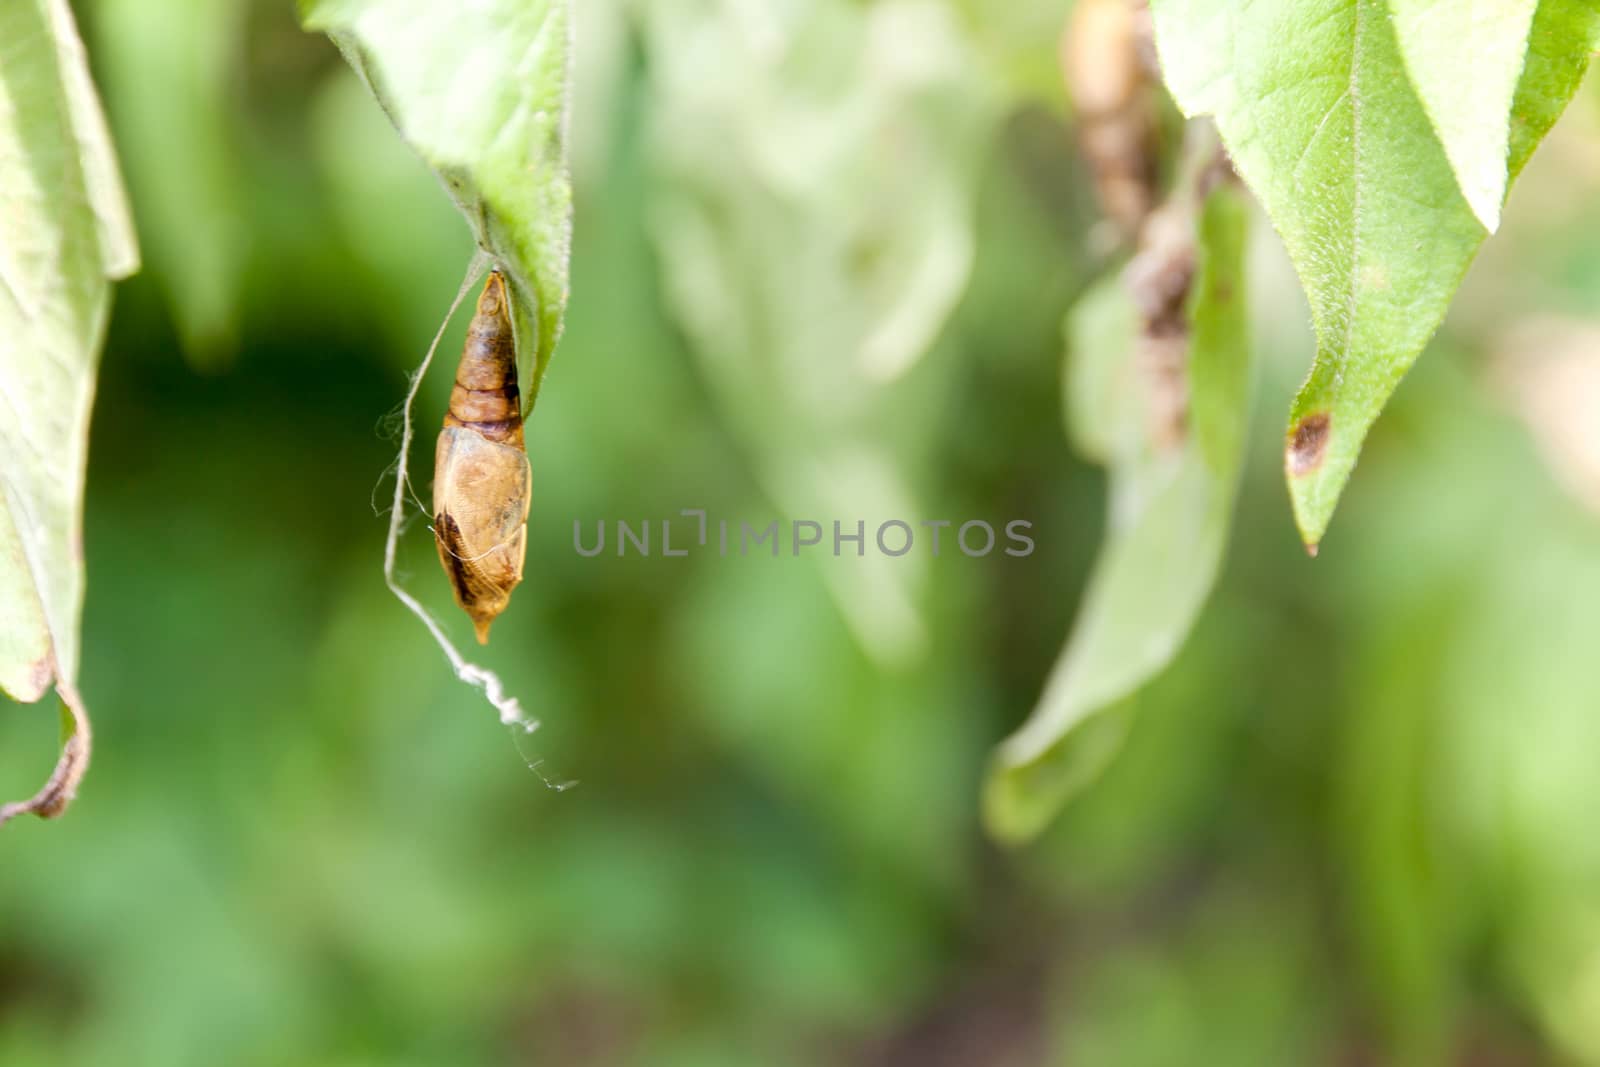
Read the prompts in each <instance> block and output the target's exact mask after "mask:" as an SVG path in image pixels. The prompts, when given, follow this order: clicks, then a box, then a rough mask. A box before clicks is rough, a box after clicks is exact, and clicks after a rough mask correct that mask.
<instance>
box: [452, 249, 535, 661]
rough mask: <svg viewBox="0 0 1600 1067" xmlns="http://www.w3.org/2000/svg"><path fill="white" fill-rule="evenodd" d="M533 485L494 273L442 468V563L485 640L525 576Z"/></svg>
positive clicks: (503, 298) (502, 298) (499, 282)
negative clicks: (524, 566) (523, 568)
mask: <svg viewBox="0 0 1600 1067" xmlns="http://www.w3.org/2000/svg"><path fill="white" fill-rule="evenodd" d="M532 482H533V476H532V473H531V471H530V470H529V468H528V453H527V450H526V447H525V446H524V444H523V439H522V405H521V399H520V394H519V392H518V389H517V352H516V345H515V343H514V342H513V340H512V327H511V304H510V299H509V297H508V295H507V292H506V286H505V281H504V279H502V277H501V276H500V272H499V271H494V272H492V273H491V274H490V275H489V280H488V282H487V283H485V285H484V287H483V295H482V296H480V297H479V298H478V310H477V313H476V314H475V315H473V317H472V324H471V325H470V326H468V328H467V343H466V345H465V347H464V348H463V349H462V352H461V364H460V366H459V367H458V368H457V370H456V384H455V388H454V389H452V390H451V392H450V410H449V412H448V413H447V414H446V415H445V418H444V429H443V430H442V431H441V432H440V433H439V444H438V448H437V450H436V452H435V454H434V472H433V535H434V540H435V541H436V542H437V544H438V546H439V562H440V563H441V564H443V565H444V572H445V576H446V577H448V578H449V579H450V585H451V588H452V590H453V591H454V592H455V597H456V603H457V604H459V605H461V610H463V611H465V612H466V613H467V614H468V615H469V616H470V617H471V618H472V623H473V626H474V627H475V628H476V629H477V633H478V643H479V644H488V643H489V625H490V624H491V623H493V622H494V620H495V619H496V618H497V617H498V616H499V615H500V613H501V612H503V611H505V610H506V606H507V605H508V604H509V603H510V602H511V591H512V590H513V589H515V588H516V587H517V583H519V582H521V581H522V565H523V558H524V553H525V552H526V549H527V524H528V503H529V496H530V492H531V489H532Z"/></svg>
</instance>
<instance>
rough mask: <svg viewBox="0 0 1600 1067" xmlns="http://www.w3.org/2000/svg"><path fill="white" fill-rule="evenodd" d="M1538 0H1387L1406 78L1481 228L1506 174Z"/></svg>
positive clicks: (1494, 223) (1492, 220) (1491, 219)
mask: <svg viewBox="0 0 1600 1067" xmlns="http://www.w3.org/2000/svg"><path fill="white" fill-rule="evenodd" d="M1538 6H1539V0H1389V7H1390V9H1391V10H1392V11H1393V13H1394V30H1395V37H1396V38H1397V39H1398V41H1399V43H1400V55H1401V58H1402V59H1403V60H1404V61H1405V67H1406V70H1407V72H1408V73H1409V74H1410V75H1411V84H1412V85H1413V86H1414V87H1415V89H1416V91H1417V96H1418V98H1419V99H1420V100H1421V101H1422V107H1423V110H1424V111H1426V112H1427V115H1428V120H1429V121H1430V122H1431V123H1432V124H1433V129H1434V132H1435V133H1437V134H1438V135H1439V141H1440V143H1441V144H1442V145H1443V146H1444V152H1445V156H1446V157H1447V158H1448V159H1449V160H1450V165H1451V167H1452V168H1453V169H1454V170H1455V175H1456V182H1457V184H1458V185H1459V186H1460V187H1461V193H1462V195H1463V196H1465V197H1466V199H1467V203H1468V204H1469V205H1471V207H1472V211H1473V214H1475V215H1476V216H1477V217H1478V221H1479V222H1481V223H1483V225H1484V228H1485V229H1487V230H1488V231H1489V232H1491V233H1493V232H1494V231H1495V230H1496V229H1498V228H1499V226H1500V205H1501V203H1502V202H1503V201H1504V200H1505V195H1506V185H1507V183H1508V182H1509V180H1510V168H1509V167H1508V166H1507V152H1508V150H1509V148H1510V144H1511V102H1512V99H1513V97H1514V95H1515V93H1516V91H1517V81H1518V79H1519V78H1520V77H1521V75H1522V61H1523V57H1524V56H1525V55H1527V52H1528V32H1529V31H1530V30H1531V29H1532V28H1533V15H1534V12H1535V10H1536V9H1537V8H1538Z"/></svg>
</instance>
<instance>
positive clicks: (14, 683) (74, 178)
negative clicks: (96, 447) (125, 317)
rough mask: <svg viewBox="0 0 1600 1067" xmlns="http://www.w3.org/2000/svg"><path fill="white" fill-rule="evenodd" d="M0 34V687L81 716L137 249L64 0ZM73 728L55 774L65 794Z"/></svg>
mask: <svg viewBox="0 0 1600 1067" xmlns="http://www.w3.org/2000/svg"><path fill="white" fill-rule="evenodd" d="M0 41H3V42H4V45H3V47H0V689H3V690H4V691H5V692H6V693H8V694H10V695H11V696H12V697H15V698H16V699H18V700H21V701H25V702H32V701H35V700H38V699H39V698H40V697H41V696H43V695H44V693H45V691H46V690H48V689H49V688H50V687H51V686H52V685H55V686H56V687H57V688H58V690H59V691H60V692H61V695H62V698H63V700H65V701H67V702H68V703H69V704H70V705H72V707H73V710H74V713H75V714H78V715H81V706H80V704H79V702H78V701H77V697H76V692H75V688H74V683H75V681H76V678H77V672H78V653H79V649H78V641H79V633H78V627H79V619H80V615H81V613H82V607H83V585H84V580H83V534H82V527H83V485H84V464H85V461H86V459H87V455H88V448H89V412H90V408H91V406H92V403H93V398H94V384H95V367H96V363H97V362H98V360H99V355H100V345H101V342H102V340H103V338H104V334H105V325H106V318H107V315H108V314H109V312H110V308H111V281H112V279H115V278H120V277H123V276H125V275H127V274H130V273H132V272H133V271H134V270H136V269H137V268H138V251H137V246H136V243H135V239H134V234H133V224H132V221H131V219H130V218H129V216H128V210H127V203H126V200H125V199H124V196H123V193H122V186H121V181H120V179H119V177H118V174H117V163H116V156H115V153H114V152H113V150H112V147H111V140H110V137H109V135H108V134H107V132H106V126H105V120H104V118H103V116H102V115H101V113H100V104H99V101H98V100H97V99H96V97H95V94H94V87H93V85H92V84H91V82H90V80H89V71H88V66H87V64H86V63H85V60H84V55H83V46H82V44H81V43H80V42H79V40H78V36H77V30H76V29H75V27H74V26H73V24H72V16H71V13H70V11H69V10H68V8H67V5H66V2H65V0H14V2H12V3H8V4H5V5H4V6H3V7H0ZM85 726H86V724H85ZM80 734H81V736H82V737H83V739H84V740H83V742H82V743H81V744H80V745H79V746H73V747H72V748H71V749H70V751H81V753H82V755H81V757H80V758H78V759H76V760H74V761H70V762H71V763H72V766H70V767H69V766H67V764H68V763H69V760H68V758H67V756H64V757H63V766H62V768H58V772H57V773H58V776H61V775H62V774H64V773H65V774H66V775H67V778H68V779H69V780H68V781H66V782H65V795H67V796H70V792H71V787H72V786H73V785H75V784H76V773H81V769H82V762H83V761H85V760H86V759H87V731H86V729H85V730H82V731H80ZM61 795H62V793H61V791H60V790H58V791H57V792H56V794H54V795H53V797H52V798H47V799H46V800H45V801H43V802H41V803H40V804H39V805H37V806H29V805H22V806H8V807H7V808H5V809H0V812H3V816H0V821H3V818H8V817H10V815H12V814H16V813H17V812H18V811H20V810H39V811H42V812H46V813H51V814H53V813H54V812H55V811H57V810H59V807H60V804H59V803H57V802H56V801H57V800H59V798H60V796H61ZM41 796H43V794H41ZM36 800H38V798H36Z"/></svg>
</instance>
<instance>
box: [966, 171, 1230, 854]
mask: <svg viewBox="0 0 1600 1067" xmlns="http://www.w3.org/2000/svg"><path fill="white" fill-rule="evenodd" d="M1247 217H1248V209H1247V206H1246V203H1245V198H1244V196H1243V195H1242V193H1241V192H1240V191H1239V190H1238V189H1237V188H1235V187H1234V186H1232V185H1231V184H1230V183H1227V182H1223V183H1221V184H1219V185H1218V186H1217V187H1216V188H1215V189H1214V190H1213V191H1212V192H1211V193H1210V195H1209V196H1208V197H1207V199H1206V202H1205V206H1204V210H1203V212H1202V213H1201V216H1200V220H1199V234H1198V244H1197V248H1196V255H1197V261H1196V273H1195V276H1194V281H1193V283H1192V286H1191V289H1190V293H1189V298H1188V304H1187V308H1186V318H1187V323H1188V330H1189V351H1188V357H1187V375H1188V389H1189V401H1188V413H1187V419H1186V424H1187V430H1186V432H1185V433H1184V436H1183V438H1182V440H1181V441H1180V442H1178V443H1177V444H1175V445H1168V446H1165V447H1163V446H1161V445H1160V444H1158V443H1157V442H1156V441H1155V440H1154V439H1153V435H1152V434H1151V433H1149V432H1131V433H1130V432H1129V431H1128V429H1127V427H1129V426H1132V427H1136V428H1138V427H1142V426H1144V425H1145V424H1146V422H1147V420H1148V416H1147V414H1146V412H1147V411H1148V399H1147V397H1148V394H1149V390H1150V388H1151V385H1150V379H1149V371H1148V366H1147V365H1146V362H1145V361H1143V360H1141V359H1140V358H1138V357H1137V355H1136V350H1137V344H1138V338H1137V336H1136V332H1137V328H1138V323H1139V315H1138V313H1137V311H1136V309H1135V307H1134V305H1133V297H1132V294H1131V290H1130V288H1129V285H1128V283H1127V281H1126V280H1125V279H1122V278H1113V279H1109V280H1108V281H1106V282H1103V283H1101V285H1100V286H1099V287H1098V289H1097V290H1095V291H1092V292H1091V293H1089V294H1086V295H1085V297H1084V298H1083V300H1082V301H1081V302H1080V303H1079V305H1078V306H1077V307H1075V308H1074V310H1073V313H1072V315H1071V316H1069V318H1068V322H1067V347H1068V358H1069V361H1070V362H1069V366H1068V379H1069V381H1070V382H1071V383H1072V385H1073V389H1074V391H1075V392H1076V393H1077V394H1078V395H1077V397H1076V398H1075V400H1074V402H1073V403H1072V405H1071V410H1072V411H1073V413H1074V418H1075V420H1083V419H1084V417H1085V416H1086V415H1090V414H1093V413H1096V412H1098V413H1101V414H1100V415H1097V416H1096V417H1095V418H1094V420H1093V421H1092V422H1085V423H1084V424H1083V425H1080V426H1079V427H1078V429H1077V430H1076V431H1075V433H1076V437H1077V439H1078V441H1079V444H1080V447H1084V446H1087V447H1086V448H1085V450H1086V451H1087V452H1089V454H1090V455H1092V456H1093V457H1094V458H1101V459H1104V460H1105V461H1106V462H1107V463H1108V465H1109V467H1110V471H1111V500H1110V504H1109V509H1108V511H1109V519H1108V530H1107V534H1106V543H1105V546H1104V547H1103V548H1102V549H1101V553H1100V558H1099V560H1098V562H1097V563H1096V565H1095V571H1094V576H1093V578H1092V579H1091V582H1090V586H1089V591H1088V593H1087V594H1086V596H1085V598H1084V605H1083V609H1082V612H1081V615H1080V617H1079V619H1078V622H1077V624H1076V626H1075V627H1074V630H1073V633H1072V637H1071V639H1070V640H1069V641H1068V643H1067V647H1066V649H1065V650H1064V651H1063V652H1062V655H1061V658H1060V660H1059V661H1058V662H1057V663H1056V666H1055V669H1054V670H1053V671H1052V672H1051V675H1050V678H1049V681H1048V682H1047V683H1046V685H1045V690H1044V694H1043V696H1042V697H1041V698H1040V700H1039V705H1038V707H1036V708H1035V709H1034V711H1033V714H1032V715H1031V716H1030V717H1029V719H1028V721H1027V722H1026V723H1024V724H1023V726H1022V728H1021V729H1020V730H1018V731H1017V732H1016V733H1015V734H1013V735H1012V736H1011V737H1009V738H1007V739H1006V740H1005V741H1004V742H1003V743H1002V744H1001V746H1000V748H999V750H998V751H997V753H996V757H995V761H994V766H993V767H992V768H991V771H990V775H989V780H988V783H987V786H986V789H985V797H984V807H985V819H986V821H987V823H988V826H989V829H990V831H991V832H992V833H993V834H994V835H995V836H996V837H999V838H1001V839H1004V840H1012V841H1017V840H1024V839H1027V838H1029V837H1032V836H1033V835H1034V834H1036V833H1038V832H1039V831H1040V830H1042V829H1043V828H1044V826H1045V825H1046V824H1047V823H1048V822H1049V821H1050V819H1051V818H1052V817H1054V815H1055V813H1056V812H1057V811H1058V810H1059V809H1060V808H1061V806H1062V805H1063V804H1065V803H1066V802H1067V800H1069V799H1070V798H1071V797H1072V796H1073V795H1074V794H1075V793H1077V792H1078V791H1079V790H1081V789H1082V788H1084V787H1085V786H1086V785H1088V784H1089V782H1090V781H1092V780H1093V778H1094V777H1095V775H1096V774H1098V772H1099V771H1100V769H1101V767H1103V766H1104V764H1105V763H1106V761H1107V760H1108V759H1109V758H1110V757H1111V756H1112V755H1113V754H1114V753H1115V752H1116V750H1117V748H1118V747H1119V746H1120V744H1121V742H1122V737H1123V734H1124V732H1125V730H1126V727H1127V725H1128V719H1129V715H1130V714H1131V710H1132V703H1133V701H1132V698H1133V696H1134V694H1135V693H1136V692H1137V691H1138V689H1139V688H1140V687H1141V686H1143V685H1144V684H1145V683H1146V682H1148V681H1149V680H1150V678H1151V677H1153V676H1154V675H1155V674H1156V673H1158V672H1159V671H1161V670H1162V669H1163V668H1164V667H1165V666H1166V665H1167V664H1168V663H1169V662H1170V661H1171V660H1172V658H1173V657H1174V656H1175V655H1176V654H1177V652H1178V649H1179V648H1180V647H1181V646H1182V644H1183V641H1184V639H1185V638H1186V637H1187V636H1188V632H1189V630H1190V628H1191V627H1192V626H1193V624H1194V620H1195V618H1196V616H1197V615H1198V614H1199V612H1200V608H1201V606H1202V605H1203V604H1204V603H1205V599H1206V596H1207V595H1208V594H1209V593H1210V591H1211V586H1212V583H1213V582H1214V580H1215V578H1216V574H1217V570H1218V567H1219V566H1220V564H1221V561H1222V555H1223V549H1224V546H1225V545H1226V542H1227V534H1228V527H1229V523H1230V518H1231V515H1232V512H1233V500H1234V496H1235V491H1236V489H1237V486H1238V481H1239V472H1240V467H1241V464H1242V461H1243V455H1244V436H1245V434H1244V431H1245V427H1246V424H1247V421H1248V417H1249V415H1248V412H1249V406H1250V389H1251V381H1252V376H1253V375H1252V359H1251V353H1250V346H1249V343H1248V339H1247V326H1246V313H1245V307H1244V285H1243V281H1244V278H1243V274H1244V237H1245V226H1246V221H1247ZM1191 225H1192V223H1191ZM1105 412H1113V413H1115V416H1114V417H1112V418H1105V417H1103V413H1105Z"/></svg>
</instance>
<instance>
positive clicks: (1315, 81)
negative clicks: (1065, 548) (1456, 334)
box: [1152, 0, 1600, 548]
mask: <svg viewBox="0 0 1600 1067" xmlns="http://www.w3.org/2000/svg"><path fill="white" fill-rule="evenodd" d="M1152 6H1153V10H1154V13H1155V16H1156V38H1157V44H1158V46H1159V48H1160V51H1161V59H1162V69H1163V71H1164V73H1165V76H1166V78H1167V83H1168V86H1169V88H1171V90H1172V92H1173V94H1174V95H1175V96H1176V97H1177V100H1178V103H1179V105H1180V106H1181V107H1182V108H1183V110H1184V112H1185V113H1186V114H1190V115H1196V114H1208V115H1214V116H1215V117H1216V120H1217V126H1218V128H1219V129H1220V130H1221V132H1222V138H1223V141H1224V143H1225V144H1226V145H1227V147H1228V151H1229V153H1230V155H1231V156H1232V158H1233V160H1234V164H1235V166H1236V167H1237V168H1238V169H1239V172H1240V174H1241V175H1242V176H1243V177H1244V179H1245V180H1246V182H1248V183H1249V185H1250V186H1251V188H1252V189H1253V190H1254V191H1255V193H1256V195H1257V196H1258V197H1260V199H1261V201H1262V203H1263V205H1264V206H1265V207H1266V209H1267V213H1268V214H1269V215H1270V216H1271V217H1272V220H1273V223H1274V224H1275V225H1276V226H1277V229H1278V232H1279V233H1280V234H1281V235H1282V236H1283V240H1284V244H1285V245H1286V246H1287V247H1288V250H1289V255H1290V257H1291V258H1292V259H1293V261H1294V264H1295V269H1296V270H1297V272H1298V273H1299V275H1300V281H1301V284H1302V285H1303V286H1304V287H1305V290H1306V294H1307V296H1308V298H1309V299H1310V302H1311V316H1312V322H1313V326H1314V327H1315V329H1316V334H1317V356H1316V361H1315V363H1314V364H1313V366H1312V369H1311V374H1310V377H1309V378H1308V380H1307V381H1306V384H1305V385H1304V386H1303V387H1302V388H1301V390H1300V394H1299V395H1298V396H1297V397H1296V398H1295V401H1294V404H1293V407H1292V409H1291V411H1290V423H1289V431H1288V435H1287V442H1286V455H1285V466H1286V468H1287V471H1288V478H1289V489H1290V495H1291V498H1292V500H1293V503H1294V511H1295V518H1296V521H1297V522H1298V524H1299V526H1300V532H1301V536H1302V537H1303V538H1304V539H1305V541H1306V543H1307V545H1309V546H1311V547H1313V548H1315V546H1316V545H1317V543H1318V542H1319V541H1320V540H1321V539H1322V535H1323V533H1324V532H1325V531H1326V529H1327V526H1328V522H1329V520H1330V519H1331V518H1332V515H1333V510H1334V507H1335V505H1336V504H1337V502H1338V499H1339V494H1340V493H1341V492H1342V490H1343V488H1344V485H1345V482H1346V481H1348V479H1349V477H1350V472H1351V470H1352V469H1353V468H1354V466H1355V462H1356V457H1357V455H1358V453H1359V452H1360V449H1361V442H1362V440H1363V439H1364V438H1365V437H1366V433H1367V430H1368V429H1369V428H1370V427H1371V425H1372V423H1373V421H1374V420H1375V419H1376V418H1377V417H1378V413H1379V412H1380V411H1381V410H1382V408H1383V405H1384V403H1385V402H1386V401H1387V399H1388V397H1389V395H1390V394H1391V393H1392V392H1393V391H1394V389H1395V387H1396V386H1397V385H1398V384H1399V382H1400V379H1401V377H1402V376H1403V375H1404V374H1405V372H1406V370H1407V369H1408V368H1409V367H1410V366H1411V364H1412V363H1413V362H1414V361H1415V360H1416V357H1417V355H1418V353H1420V352H1421V351H1422V347H1423V345H1425V344H1426V343H1427V341H1428V338H1429V337H1430V336H1431V335H1432V334H1433V331H1434V330H1435V329H1436V328H1437V327H1438V325H1439V322H1440V320H1441V319H1443V317H1444V313H1445V309H1446V308H1447V307H1448V305H1449V303H1450V298H1451V296H1452V295H1453V294H1454V293H1455V290H1456V287H1457V286H1458V285H1459V284H1460V281H1461V277H1462V275H1463V274H1464V273H1465V272H1466V269H1467V265H1468V264H1469V263H1470V262H1471V260H1472V256H1473V254H1474V252H1476V250H1477V248H1478V246H1479V244H1481V243H1482V241H1483V238H1484V236H1485V230H1484V228H1483V225H1482V224H1481V223H1480V222H1479V221H1478V219H1477V218H1476V217H1475V216H1474V214H1473V209H1472V206H1471V205H1470V204H1469V203H1468V201H1467V199H1466V198H1465V197H1464V196H1463V195H1462V192H1461V188H1460V187H1459V186H1458V184H1457V180H1456V174H1455V171H1454V170H1453V169H1452V167H1451V162H1450V158H1449V157H1448V156H1447V155H1446V153H1445V150H1444V148H1443V147H1441V144H1440V141H1439V138H1438V137H1437V136H1436V135H1435V133H1434V129H1433V124H1432V122H1431V121H1430V118H1429V115H1428V112H1427V110H1426V109H1425V108H1424V106H1423V103H1422V101H1421V100H1419V98H1418V95H1417V92H1416V90H1415V89H1413V87H1412V84H1411V81H1410V80H1409V78H1408V77H1407V71H1406V66H1405V63H1404V61H1403V60H1402V56H1401V50H1400V46H1399V43H1398V41H1397V40H1396V36H1395V33H1396V25H1395V23H1393V22H1392V21H1391V19H1390V17H1389V16H1390V11H1389V8H1388V7H1387V6H1386V5H1385V3H1384V2H1383V0H1285V2H1283V3H1279V4H1271V5H1246V4H1239V3H1236V2H1234V0H1153V5H1152ZM1597 29H1600V9H1597V8H1596V7H1595V6H1594V5H1593V4H1592V3H1589V2H1587V0H1541V2H1540V3H1539V7H1538V10H1537V12H1536V13H1535V15H1534V24H1533V29H1532V31H1531V33H1530V34H1529V35H1528V47H1527V54H1526V58H1525V62H1524V63H1523V64H1522V68H1521V69H1522V73H1521V78H1520V81H1519V82H1518V84H1517V90H1516V94H1515V98H1514V101H1513V103H1512V106H1511V114H1510V120H1509V123H1510V152H1509V157H1508V160H1507V170H1508V174H1509V175H1510V176H1511V177H1514V176H1515V175H1516V174H1517V173H1518V172H1519V171H1520V170H1521V168H1522V166H1523V164H1525V163H1526V162H1527V160H1528V157H1529V155H1530V154H1531V153H1532V151H1533V149H1534V147H1535V146H1536V145H1537V144H1538V142H1539V140H1540V139H1541V138H1542V137H1543V136H1544V134H1545V133H1546V132H1547V131H1548V130H1549V128H1550V126H1551V125H1552V124H1553V123H1554V122H1555V119H1556V117H1557V116H1558V115H1559V114H1560V113H1561V110H1562V108H1564V107H1565V105H1566V102H1567V100H1568V99H1570V98H1571V96H1572V94H1573V92H1575V91H1576V89H1577V86H1578V82H1579V80H1580V79H1581V77H1582V75H1583V71H1584V69H1585V67H1586V66H1587V64H1588V59H1589V52H1590V50H1591V48H1592V47H1593V42H1594V40H1595V37H1596V31H1597ZM1419 32H1420V31H1419ZM1474 62H1475V60H1474ZM1438 77H1439V74H1438V72H1437V71H1435V72H1433V73H1431V74H1430V75H1429V76H1428V79H1426V80H1427V81H1433V80H1436V79H1437V78H1438ZM1455 77H1456V78H1457V79H1458V80H1459V81H1461V82H1467V81H1471V80H1473V79H1475V78H1477V77H1478V72H1477V71H1476V69H1475V68H1474V67H1472V66H1468V67H1465V68H1462V69H1458V70H1456V71H1455ZM1431 92H1432V90H1431V89H1430V93H1431ZM1473 121H1482V122H1488V123H1489V124H1490V126H1491V128H1492V127H1495V126H1497V125H1498V122H1499V120H1498V118H1496V117H1494V116H1484V115H1476V116H1474V117H1473Z"/></svg>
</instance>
